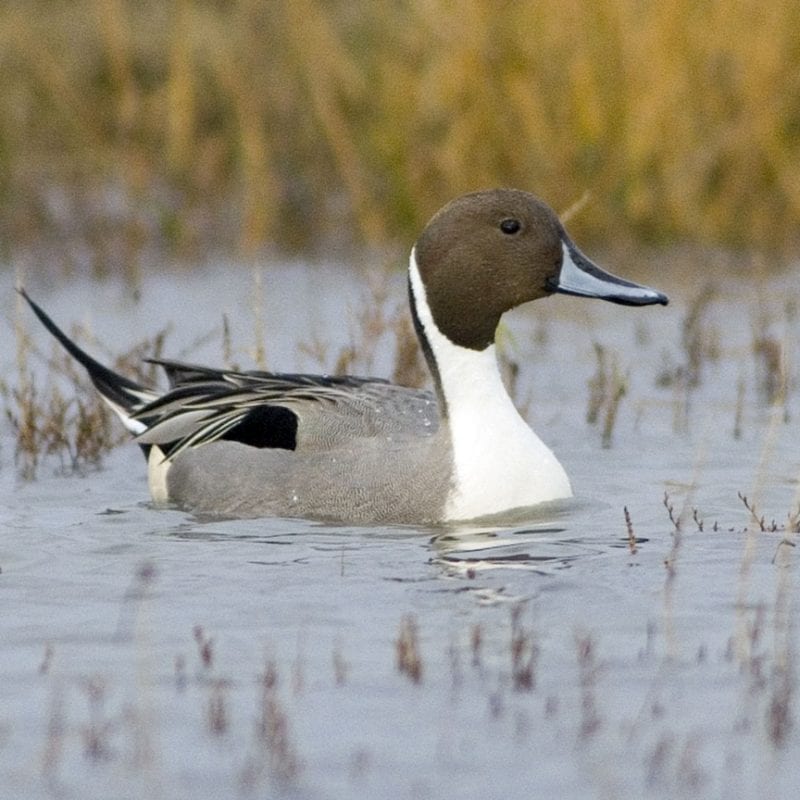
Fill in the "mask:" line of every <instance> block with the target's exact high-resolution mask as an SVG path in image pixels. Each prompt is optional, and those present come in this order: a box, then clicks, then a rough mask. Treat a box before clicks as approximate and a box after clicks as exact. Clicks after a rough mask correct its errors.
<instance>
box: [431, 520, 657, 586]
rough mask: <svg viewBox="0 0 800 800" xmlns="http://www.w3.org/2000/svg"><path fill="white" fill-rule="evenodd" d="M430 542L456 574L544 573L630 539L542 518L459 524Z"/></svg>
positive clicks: (438, 558)
mask: <svg viewBox="0 0 800 800" xmlns="http://www.w3.org/2000/svg"><path fill="white" fill-rule="evenodd" d="M641 541H642V542H644V541H646V540H644V539H642V540H641ZM431 546H432V547H433V549H434V551H435V554H436V555H435V558H434V561H435V562H436V563H438V564H440V565H441V566H443V567H445V568H446V570H447V571H448V573H450V574H453V575H456V574H466V575H472V574H474V573H475V572H477V571H478V570H487V569H497V568H503V569H524V570H530V571H533V572H540V573H543V574H545V573H551V572H553V571H555V570H560V569H567V568H569V567H570V566H571V565H572V562H573V561H575V560H576V559H579V558H585V557H587V556H598V555H601V554H603V553H605V552H607V551H608V550H609V549H612V548H619V547H625V546H627V540H625V539H612V538H607V537H606V538H598V537H593V536H575V535H574V531H573V532H572V534H570V529H569V528H568V527H567V526H566V525H564V524H558V523H555V524H554V523H552V522H551V523H547V522H543V523H538V524H534V525H526V526H524V527H520V528H503V527H497V526H481V527H460V528H457V529H451V530H448V531H447V532H445V533H442V534H440V535H438V536H434V537H433V539H432V540H431Z"/></svg>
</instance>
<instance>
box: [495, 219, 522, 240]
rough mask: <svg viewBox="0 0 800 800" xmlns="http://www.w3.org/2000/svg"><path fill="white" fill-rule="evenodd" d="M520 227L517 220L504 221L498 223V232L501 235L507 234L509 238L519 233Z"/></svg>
mask: <svg viewBox="0 0 800 800" xmlns="http://www.w3.org/2000/svg"><path fill="white" fill-rule="evenodd" d="M521 227H522V225H521V224H520V221H519V220H518V219H513V218H512V219H504V220H503V221H502V222H501V223H500V230H501V231H503V233H507V234H508V235H509V236H513V235H514V234H515V233H518V232H519V229H520V228H521Z"/></svg>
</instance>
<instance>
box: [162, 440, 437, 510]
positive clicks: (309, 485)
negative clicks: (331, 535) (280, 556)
mask: <svg viewBox="0 0 800 800" xmlns="http://www.w3.org/2000/svg"><path fill="white" fill-rule="evenodd" d="M451 473H452V450H451V448H450V445H449V441H448V438H447V437H446V436H441V435H439V434H438V433H437V434H434V435H430V436H427V437H425V438H419V437H413V436H408V435H402V434H398V435H394V436H385V437H368V438H363V437H362V438H355V439H352V440H351V442H350V444H349V445H344V444H339V445H336V446H333V447H329V448H325V449H321V450H315V451H314V450H312V451H303V450H294V451H293V450H258V449H255V448H252V447H248V446H247V445H243V444H240V443H239V442H224V441H220V442H211V443H209V444H207V445H204V446H203V448H202V449H201V448H197V449H191V450H187V451H184V452H183V453H181V454H180V455H179V456H178V457H177V458H176V459H175V461H174V462H173V464H172V466H171V467H170V470H169V473H168V474H167V487H168V491H169V496H170V499H171V500H173V502H175V503H177V504H178V505H180V506H182V507H184V508H189V509H191V510H193V511H197V512H209V513H214V514H223V515H230V516H235V517H259V516H281V517H307V518H312V519H331V520H343V519H347V520H349V521H351V522H354V523H365V522H383V523H398V524H403V523H425V522H429V523H432V522H437V521H439V520H441V517H442V513H443V508H444V502H445V499H446V497H447V495H448V491H449V485H448V484H449V481H450V476H451ZM231 475H236V479H235V480H231V478H230V476H231Z"/></svg>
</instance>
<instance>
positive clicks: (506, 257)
mask: <svg viewBox="0 0 800 800" xmlns="http://www.w3.org/2000/svg"><path fill="white" fill-rule="evenodd" d="M414 268H416V269H417V270H418V273H419V282H420V284H421V286H422V288H423V289H424V292H425V300H426V301H427V304H428V306H429V308H430V312H431V316H432V318H433V320H434V322H435V324H436V327H437V328H438V329H439V331H440V332H441V333H443V334H444V335H445V336H446V337H447V338H448V339H449V340H450V341H451V342H453V343H454V344H457V345H460V346H462V347H468V348H470V349H473V350H483V349H485V348H486V347H488V346H489V345H490V344H492V342H493V341H494V336H495V331H496V329H497V325H498V323H499V321H500V317H501V316H502V315H503V314H504V313H505V312H506V311H509V310H510V309H512V308H516V307H517V306H519V305H522V304H523V303H527V302H529V301H531V300H537V299H538V298H541V297H545V296H547V295H550V294H554V293H561V294H572V295H580V296H582V297H598V298H601V299H603V300H610V301H611V302H612V303H621V304H623V305H633V306H643V305H651V304H653V303H660V304H662V305H666V304H667V302H668V301H667V297H666V296H665V295H664V294H662V293H661V292H657V291H655V290H654V289H649V288H647V287H646V286H640V285H639V284H636V283H632V282H631V281H626V280H623V279H622V278H617V277H616V276H614V275H611V274H610V273H608V272H605V271H604V270H602V269H600V267H598V266H597V265H596V264H594V263H592V262H591V261H590V260H589V259H588V258H586V256H584V255H583V254H582V253H581V252H580V250H578V248H577V247H576V246H575V244H574V243H573V242H572V240H571V239H570V238H569V236H568V235H567V233H566V231H565V230H564V226H563V225H562V224H561V222H560V221H559V219H558V217H557V216H556V214H555V212H554V211H553V210H552V209H551V208H550V207H549V206H548V205H546V204H545V203H543V202H542V201H541V200H539V199H538V198H537V197H535V196H534V195H532V194H529V193H528V192H523V191H519V190H516V189H492V190H488V191H481V192H474V193H472V194H465V195H462V196H461V197H458V198H456V199H455V200H453V201H452V202H451V203H448V205H446V206H445V207H444V208H442V209H441V210H440V211H439V212H438V213H437V214H435V215H434V217H433V218H432V219H431V221H430V222H429V223H428V225H427V226H426V228H425V230H424V231H423V232H422V235H421V236H420V238H419V240H418V241H417V243H416V245H415V247H414V250H413V254H412V269H414ZM413 283H414V281H413V280H412V293H413V292H414V288H413ZM413 300H414V302H418V301H419V300H420V298H418V297H414V298H413Z"/></svg>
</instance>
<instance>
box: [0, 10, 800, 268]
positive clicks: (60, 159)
mask: <svg viewBox="0 0 800 800" xmlns="http://www.w3.org/2000/svg"><path fill="white" fill-rule="evenodd" d="M799 31H800V3H797V2H792V1H791V0H783V2H781V1H780V0H779V1H777V2H769V3H764V2H761V1H760V0H758V1H756V0H737V2H729V1H728V2H714V0H708V1H706V2H704V1H703V0H700V1H699V2H698V0H670V2H663V0H658V1H657V2H656V1H655V0H653V1H651V0H540V1H539V2H518V1H517V2H503V1H502V0H458V1H457V2H456V1H455V0H406V1H403V0H391V1H390V0H371V1H370V2H352V0H325V1H324V2H323V0H172V1H171V2H163V0H3V2H2V3H0V257H2V260H3V261H4V262H5V263H10V262H12V261H13V260H14V259H15V258H16V257H18V256H19V254H20V253H28V254H30V253H31V252H32V251H41V249H42V248H49V249H50V255H51V256H55V259H53V258H52V257H51V258H50V259H49V261H48V266H47V268H48V269H55V268H58V267H59V266H60V267H62V268H63V269H64V270H66V271H67V272H78V273H80V274H84V273H85V274H108V273H118V272H123V273H124V272H126V271H130V270H136V269H138V267H139V265H140V263H141V262H142V260H145V261H146V260H147V259H149V258H152V257H154V256H157V257H162V256H169V257H171V258H176V259H178V260H182V261H185V262H186V263H191V262H192V261H194V260H197V259H199V258H201V257H203V258H205V257H207V256H208V254H209V253H214V254H218V255H220V254H224V255H226V256H227V255H232V256H236V257H239V256H243V257H250V256H253V255H254V254H258V253H260V252H262V251H264V250H265V249H268V250H269V251H271V252H278V253H292V254H311V253H315V252H316V253H319V252H323V251H324V252H342V249H343V248H344V249H355V248H359V247H363V246H371V247H372V246H374V247H387V246H388V247H400V246H402V248H403V249H404V250H405V249H407V247H408V246H409V244H410V243H411V242H412V241H413V239H414V238H415V236H416V235H417V233H418V232H419V230H420V228H421V227H422V225H424V223H425V220H426V219H427V218H428V217H429V215H430V214H431V213H432V212H434V211H435V210H436V209H437V208H438V207H439V206H441V205H442V204H443V203H444V202H446V201H447V200H449V199H450V198H452V197H453V196H455V195H457V194H459V193H461V192H463V191H467V190H472V189H476V188H482V187H487V186H494V185H509V186H516V187H519V188H524V189H528V190H531V191H534V192H535V193H537V194H539V195H540V196H541V197H543V198H544V199H546V200H547V201H548V202H549V203H550V204H551V205H552V206H554V207H555V208H556V209H557V210H558V211H560V212H565V211H568V210H570V209H571V210H572V213H571V219H570V229H571V231H572V233H573V235H574V237H575V238H576V239H577V240H578V241H579V242H581V243H582V244H583V243H586V244H587V246H588V245H592V246H605V247H610V246H612V244H614V245H615V244H623V245H636V246H654V247H666V248H670V247H674V246H677V245H680V246H682V247H683V246H685V245H698V246H701V247H706V248H720V249H724V250H728V251H730V250H733V251H740V252H741V251H748V252H750V251H753V250H757V251H760V252H762V253H769V254H771V255H772V254H774V255H775V256H776V258H775V259H774V261H775V263H779V262H780V259H781V258H785V257H787V256H789V254H790V253H792V248H794V247H796V246H797V245H798V240H800V236H799V235H798V234H799V232H800V231H799V229H798V220H800V35H799V34H798V32H799Z"/></svg>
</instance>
